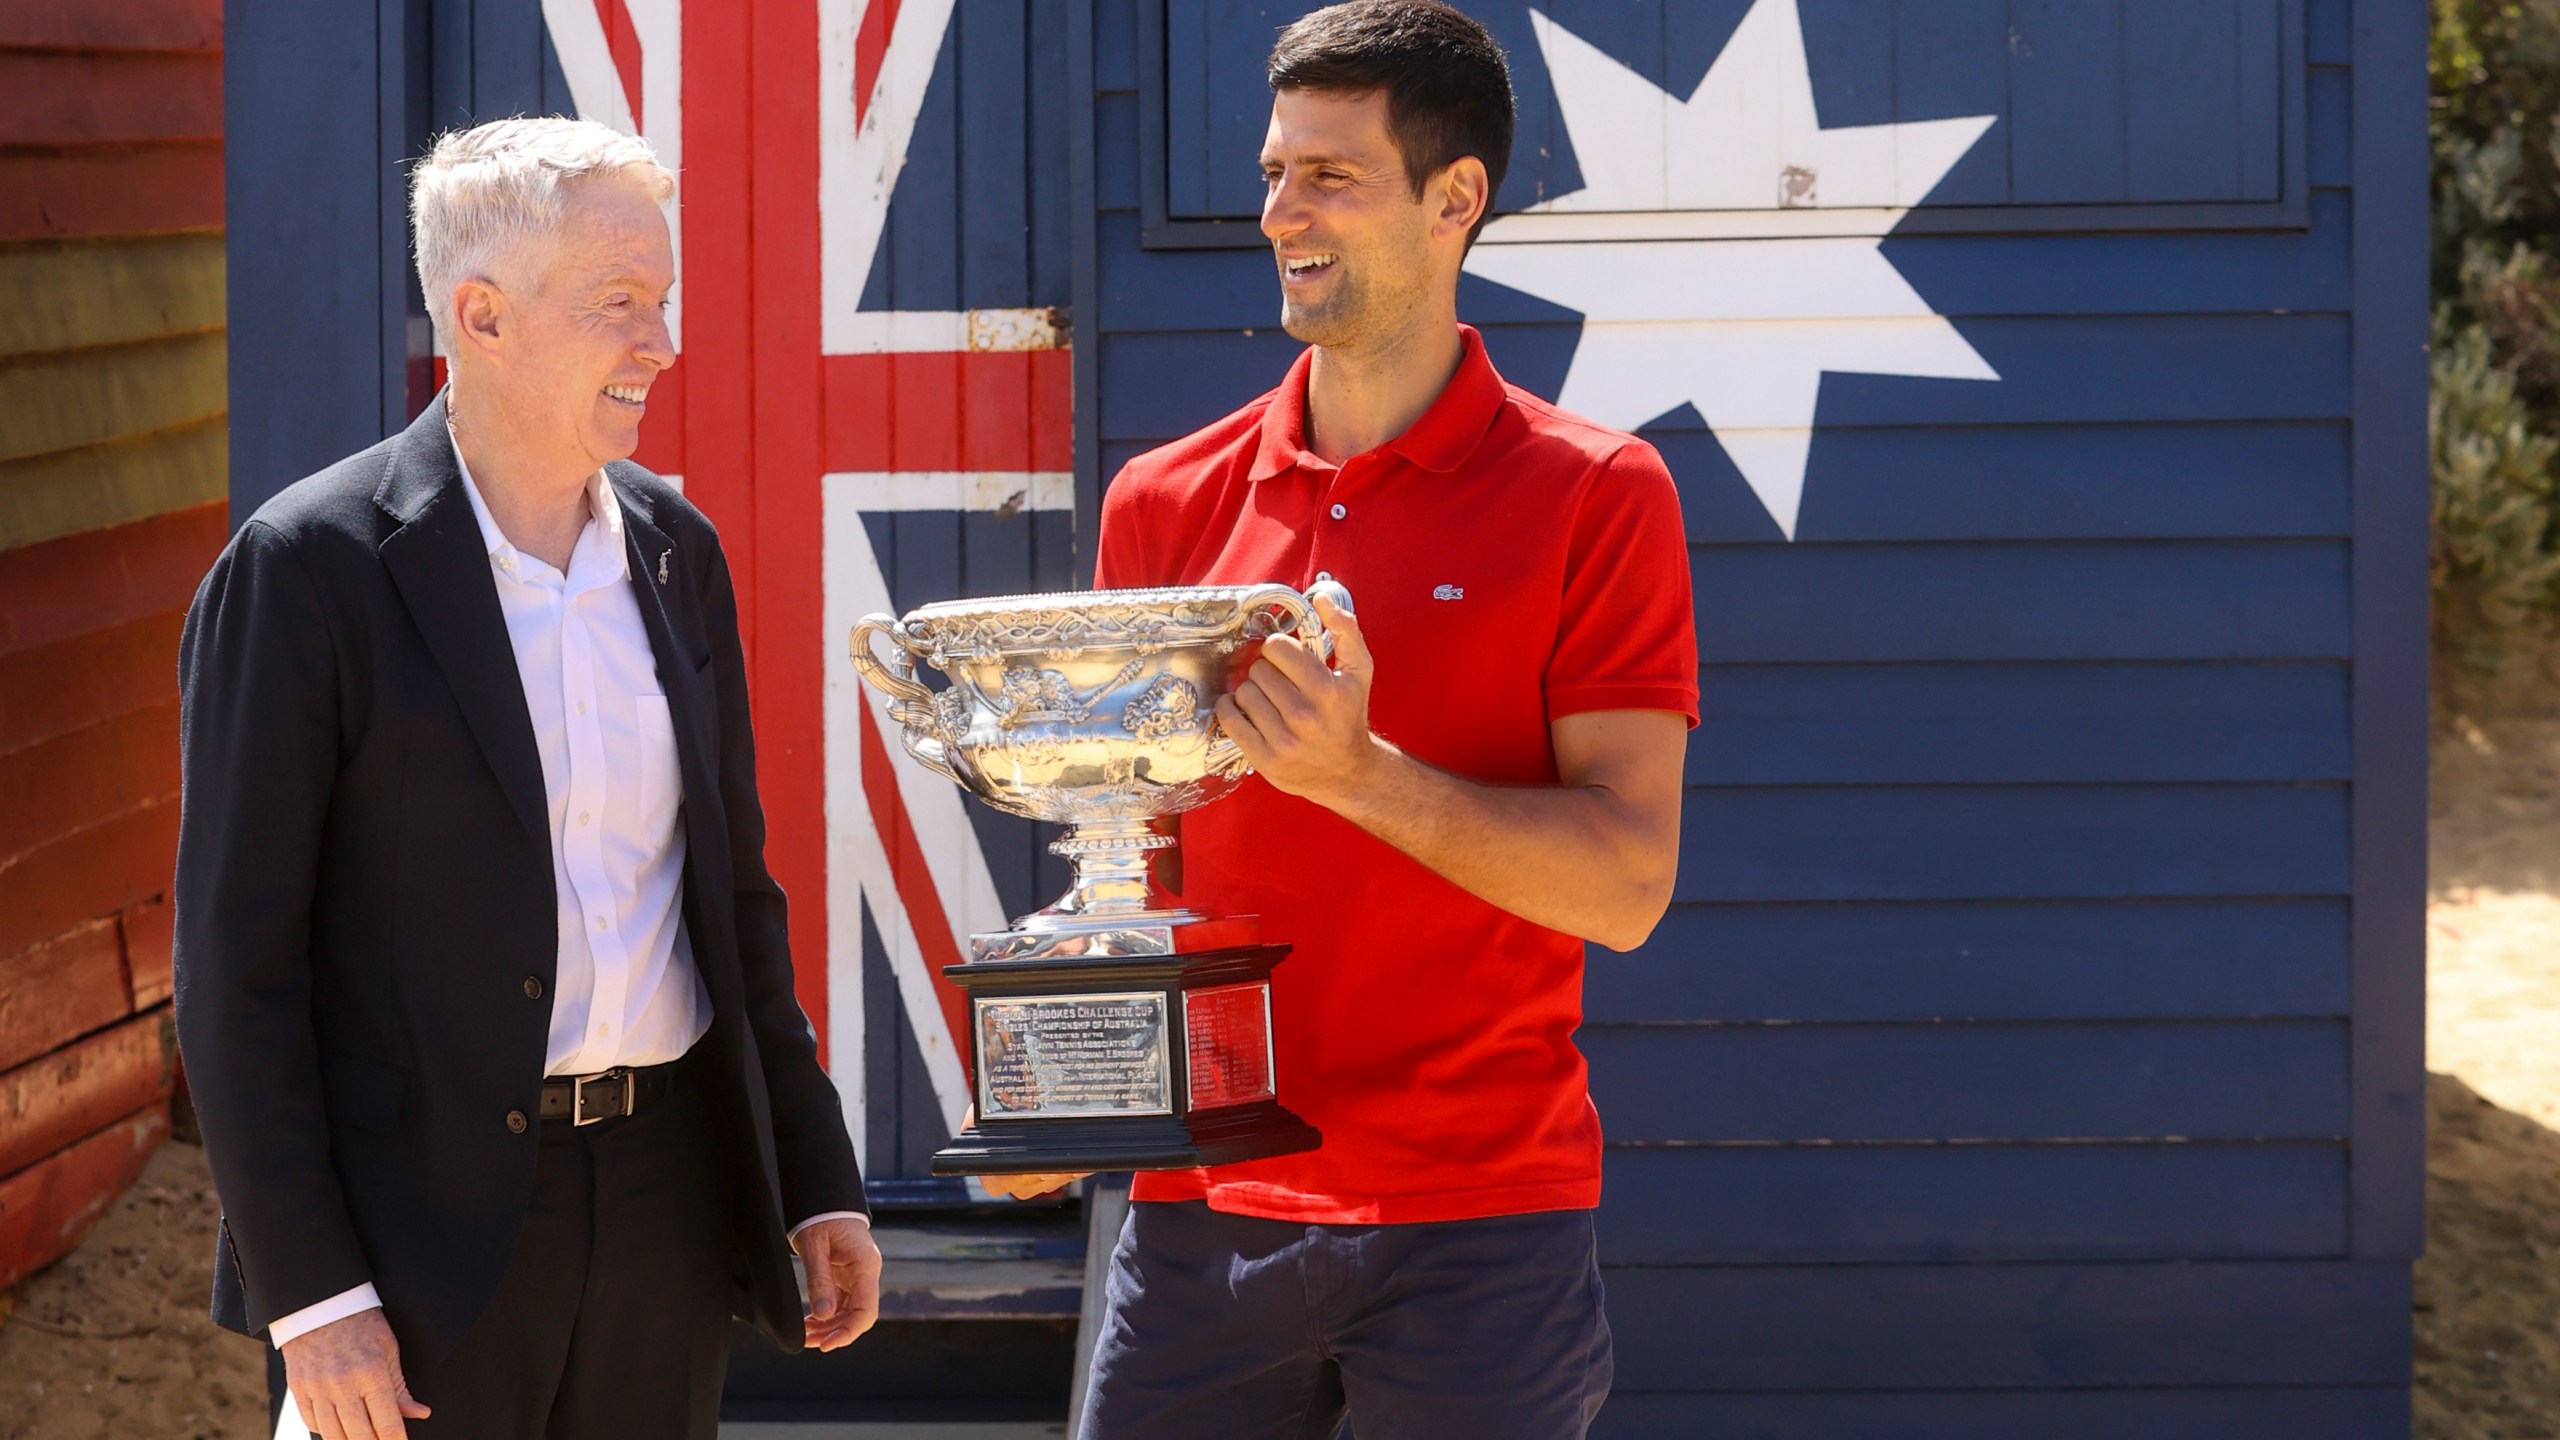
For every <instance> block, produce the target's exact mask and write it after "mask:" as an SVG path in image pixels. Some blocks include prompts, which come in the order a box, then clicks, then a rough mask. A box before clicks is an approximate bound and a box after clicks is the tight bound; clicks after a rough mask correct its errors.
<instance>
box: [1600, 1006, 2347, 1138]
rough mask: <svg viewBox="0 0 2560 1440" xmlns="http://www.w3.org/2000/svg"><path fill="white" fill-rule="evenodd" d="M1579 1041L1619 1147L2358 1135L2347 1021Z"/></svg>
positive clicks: (1858, 1030) (1692, 1034) (1742, 1032)
mask: <svg viewBox="0 0 2560 1440" xmlns="http://www.w3.org/2000/svg"><path fill="white" fill-rule="evenodd" d="M1578 1039H1579V1042H1580V1044H1581V1047H1582V1052H1583V1054H1584V1055H1585V1056H1587V1057H1589V1059H1590V1062H1591V1094H1592V1098H1593V1100H1594V1101H1595V1102H1597V1103H1598V1105H1599V1107H1600V1114H1601V1116H1602V1118H1603V1121H1604V1124H1605V1128H1606V1131H1607V1134H1608V1137H1609V1141H1610V1143H1612V1144H1615V1145H1631V1144H1665V1143H1679V1144H1733V1143H1771V1142H1776V1143H1801V1142H1814V1141H1821V1142H1832V1143H1850V1142H1865V1143H1879V1142H1938V1141H1953V1140H1981V1141H2022V1140H2335V1139H2341V1138H2344V1136H2345V1135H2346V1133H2347V1027H2346V1024H2345V1023H2344V1022H2343V1021H2337V1020H2260V1021H2214V1022H2193V1021H2165V1020H2164V1021H2145V1022H2130V1021H2084V1022H2078V1023H2069V1024H2024V1023H2020V1024H1944V1025H1703V1026H1702V1025H1586V1026H1584V1027H1583V1029H1582V1031H1581V1034H1580V1035H1579V1037H1578ZM2030 1077H2032V1078H2030ZM1923 1082H1925V1083H1923Z"/></svg>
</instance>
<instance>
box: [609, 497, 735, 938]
mask: <svg viewBox="0 0 2560 1440" xmlns="http://www.w3.org/2000/svg"><path fill="white" fill-rule="evenodd" d="M605 478H606V480H607V481H608V482H610V481H611V480H612V478H613V471H612V469H611V467H608V468H607V469H606V471H605ZM613 493H614V498H615V499H616V500H618V501H620V502H621V504H622V538H623V545H624V547H625V549H626V550H627V551H628V552H629V555H630V560H631V588H632V589H633V590H634V591H635V592H637V595H638V598H639V601H640V623H641V626H642V628H644V629H646V630H647V631H648V632H649V650H650V653H651V654H652V655H653V656H654V657H655V658H656V659H657V662H658V683H659V685H661V686H662V687H664V688H665V690H666V692H667V713H668V715H669V716H671V717H672V718H673V719H674V721H675V730H676V761H677V769H678V770H679V772H680V773H681V774H682V776H683V778H684V794H685V807H684V813H685V832H686V848H687V853H688V854H691V855H693V856H696V857H698V858H701V859H709V858H711V854H710V852H709V851H708V850H707V848H706V847H709V846H713V845H725V844H726V842H725V840H722V839H721V838H720V837H721V835H722V834H723V832H724V830H725V827H724V826H722V825H721V823H720V816H721V811H720V808H719V806H718V805H716V804H713V803H709V802H711V801H713V800H715V799H716V798H717V797H718V795H719V794H720V789H719V779H720V767H719V765H718V764H717V763H716V761H715V759H714V757H713V754H712V749H713V745H714V743H715V741H716V739H717V737H716V735H715V734H714V733H713V717H714V716H715V715H716V714H717V713H718V707H717V706H716V705H714V704H713V703H712V701H713V697H712V695H711V674H710V672H709V671H708V670H706V669H704V668H702V666H701V665H700V664H698V663H697V662H696V659H695V657H694V655H693V653H692V651H691V650H690V649H689V648H688V647H687V646H686V645H685V643H684V641H683V640H682V638H681V636H682V635H683V634H684V633H686V632H687V631H692V632H699V631H700V630H701V628H702V627H701V624H700V621H699V619H698V618H696V619H695V621H694V623H693V624H691V625H687V626H684V627H681V628H680V627H678V626H677V625H676V623H675V620H674V617H673V616H672V614H671V613H670V611H669V609H668V607H669V606H670V605H673V604H677V603H689V601H690V597H691V596H692V594H693V587H692V585H691V583H690V581H689V580H688V578H687V576H686V575H685V571H684V560H685V557H684V556H682V555H681V554H678V553H677V552H676V546H675V542H674V541H673V540H670V539H668V538H667V535H666V532H665V531H663V530H660V529H659V528H658V525H657V519H656V517H655V516H653V515H651V514H650V513H649V506H648V501H647V498H646V497H645V496H643V495H641V494H640V493H638V492H637V491H635V490H634V489H633V488H632V487H630V486H627V485H615V486H614V487H613ZM705 658H708V657H705ZM719 853H720V854H722V855H725V854H726V851H725V850H721V851H720V852H719ZM699 950H700V947H699V943H698V942H697V946H696V952H697V956H698V955H699Z"/></svg>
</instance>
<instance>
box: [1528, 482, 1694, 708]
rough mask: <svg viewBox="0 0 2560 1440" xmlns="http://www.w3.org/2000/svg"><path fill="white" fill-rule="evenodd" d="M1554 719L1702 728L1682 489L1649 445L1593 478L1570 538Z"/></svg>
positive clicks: (1550, 690)
mask: <svg viewBox="0 0 2560 1440" xmlns="http://www.w3.org/2000/svg"><path fill="white" fill-rule="evenodd" d="M1546 691H1547V719H1548V721H1549V722H1550V723H1552V722H1554V721H1557V720H1560V719H1563V718H1564V717H1565V716H1567V715H1581V714H1586V713H1589V712H1591V711H1595V710H1669V711H1674V712H1676V713H1678V714H1680V715H1682V716H1685V717H1687V719H1688V721H1689V724H1690V725H1691V726H1692V727H1695V726H1696V725H1697V723H1698V635H1697V617H1696V614H1695V613H1694V612H1693V611H1692V609H1691V608H1690V600H1689V541H1688V536H1687V534H1686V533H1685V532H1684V530H1683V529H1682V527H1681V523H1680V492H1679V490H1678V489H1677V487H1675V486H1674V485H1673V484H1672V482H1671V472H1670V471H1669V470H1668V469H1666V468H1665V467H1664V466H1663V463H1662V456H1661V455H1660V454H1658V453H1656V452H1655V450H1654V448H1653V447H1652V446H1650V445H1647V444H1645V443H1644V442H1642V441H1635V442H1631V443H1629V444H1628V445H1626V446H1624V447H1623V448H1621V449H1620V450H1618V451H1617V453H1615V454H1613V455H1611V456H1610V457H1609V458H1608V459H1607V460H1606V461H1604V462H1603V463H1602V465H1601V469H1600V473H1599V474H1597V475H1595V476H1593V477H1592V481H1591V484H1590V485H1589V486H1588V487H1587V488H1586V490H1585V492H1584V494H1583V499H1582V504H1581V507H1580V509H1579V510H1577V511H1576V512H1575V515H1574V519H1573V533H1572V535H1571V536H1570V538H1569V539H1568V541H1567V546H1566V552H1565V568H1564V598H1563V604H1562V607H1561V608H1560V610H1559V611H1558V613H1557V620H1556V648H1555V654H1554V655H1553V656H1552V657H1551V658H1550V659H1549V660H1548V662H1547V682H1546Z"/></svg>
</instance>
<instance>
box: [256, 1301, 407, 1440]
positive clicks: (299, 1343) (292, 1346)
mask: <svg viewBox="0 0 2560 1440" xmlns="http://www.w3.org/2000/svg"><path fill="white" fill-rule="evenodd" d="M284 1377H285V1384H286V1385H287V1386H289V1387H290V1388H291V1389H292V1391H293V1400H294V1404H295V1405H296V1406H297V1407H299V1408H300V1409H301V1411H302V1424H303V1428H305V1429H307V1430H309V1431H310V1432H311V1433H312V1434H313V1435H315V1436H317V1437H319V1440H408V1436H409V1425H408V1422H409V1421H411V1420H424V1419H426V1418H427V1413H428V1412H427V1407H426V1406H424V1405H421V1404H419V1403H418V1402H417V1400H416V1399H415V1398H413V1397H412V1396H411V1395H410V1394H409V1382H408V1381H407V1380H406V1379H404V1378H402V1376H401V1374H400V1342H399V1341H397V1340H394V1339H392V1338H391V1322H390V1321H388V1320H385V1319H383V1318H382V1312H381V1311H380V1310H361V1311H358V1312H357V1313H355V1314H353V1315H350V1316H348V1317H347V1318H345V1319H344V1320H332V1321H330V1322H329V1323H328V1324H326V1325H323V1326H321V1327H320V1328H319V1329H317V1330H314V1331H311V1332H310V1333H308V1334H304V1335H297V1336H295V1337H293V1338H292V1339H290V1340H287V1341H286V1342H284Z"/></svg>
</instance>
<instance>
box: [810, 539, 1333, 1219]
mask: <svg viewBox="0 0 2560 1440" xmlns="http://www.w3.org/2000/svg"><path fill="white" fill-rule="evenodd" d="M1314 593H1329V596H1330V598H1331V599H1333V601H1334V602H1335V603H1336V604H1338V605H1340V606H1341V607H1342V608H1343V609H1345V610H1348V609H1349V608H1350V596H1349V595H1348V594H1346V593H1343V591H1342V588H1341V587H1340V586H1339V585H1337V584H1335V583H1333V582H1332V581H1330V580H1320V581H1319V582H1318V584H1317V587H1316V590H1315V591H1311V592H1308V594H1301V593H1300V592H1298V591H1297V590H1294V589H1291V588H1290V587H1288V586H1286V585H1210V586H1189V587H1179V588H1167V589H1159V590H1100V591H1093V592H1089V593H1082V594H1053V595H1016V596H1006V597H1003V598H1000V599H992V600H952V601H945V602H942V603H940V604H935V605H927V606H924V607H922V608H920V609H917V610H915V611H912V612H910V613H909V614H908V615H907V616H906V617H905V618H903V619H896V620H893V619H891V618H890V617H888V616H886V615H873V616H869V617H867V618H865V619H863V620H862V621H861V622H860V623H858V624H856V625H855V626H854V627H853V635H852V656H853V665H854V669H855V670H856V671H858V672H860V674H861V676H862V678H863V679H865V680H867V681H869V682H870V683H871V684H872V685H873V686H875V687H877V688H878V689H880V690H881V691H882V692H883V693H885V694H886V695H888V696H889V698H890V706H889V714H890V718H891V719H893V720H895V721H896V722H897V723H898V726H899V728H900V738H901V740H902V742H903V743H904V744H905V746H906V749H907V753H908V754H910V755H912V756H914V757H915V758H916V759H917V760H918V761H919V762H920V763H922V764H923V765H925V766H926V767H927V768H928V769H931V770H933V771H935V772H937V773H939V774H941V775H944V776H946V777H948V778H949V779H951V780H952V781H953V782H955V783H957V784H958V785H960V786H961V788H963V789H965V790H967V791H968V792H969V793H971V794H973V795H975V796H977V797H978V798H979V799H981V800H984V801H985V802H987V803H988V804H990V805H993V806H995V807H996V808H997V809H999V810H1003V811H1005V812H1007V813H1009V814H1014V815H1021V816H1024V817H1026V818H1029V819H1033V820H1046V821H1051V822H1055V823H1060V824H1064V825H1066V826H1068V827H1070V828H1069V829H1068V832H1067V834H1066V835H1065V837H1064V838H1062V839H1059V840H1057V841H1055V842H1054V843H1052V844H1051V845H1050V847H1049V849H1050V850H1051V851H1052V852H1053V853H1055V854H1058V855H1062V856H1065V857H1067V858H1068V859H1069V860H1071V861H1072V862H1073V863H1074V865H1075V884H1074V885H1073V886H1072V887H1070V888H1069V889H1068V891H1067V893H1066V894H1065V895H1063V896H1060V897H1059V898H1058V900H1057V902H1056V903H1054V904H1052V905H1050V906H1048V907H1047V908H1046V909H1043V910H1039V911H1036V912H1034V913H1032V914H1029V915H1025V916H1022V917H1021V918H1020V919H1018V920H1016V921H1015V922H1014V923H1013V925H1012V926H1011V927H1010V928H1008V929H1005V930H999V931H992V932H989V933H985V934H979V935H972V936H971V937H970V938H969V952H970V958H969V960H968V962H967V963H964V964H960V965H954V966H949V967H946V968H945V970H944V972H943V973H944V974H945V975H947V976H949V977H950V978H951V979H952V980H953V981H955V982H956V983H958V984H959V985H960V987H961V988H962V989H963V990H964V991H965V992H967V994H968V996H969V1001H970V1035H969V1042H968V1044H969V1055H970V1062H971V1070H972V1072H973V1074H974V1075H975V1077H976V1086H975V1088H976V1094H977V1123H976V1124H974V1125H972V1126H970V1127H969V1128H967V1129H965V1130H964V1131H963V1132H962V1133H961V1134H960V1135H958V1136H955V1137H953V1141H952V1144H951V1145H950V1146H949V1147H948V1148H946V1149H944V1150H943V1151H941V1152H939V1153H937V1154H936V1155H935V1156H934V1161H933V1163H934V1168H935V1169H936V1170H937V1171H940V1172H943V1173H962V1174H984V1173H994V1172H998V1171H1053V1172H1055V1171H1071V1170H1104V1169H1121V1170H1126V1169H1153V1168H1164V1167H1174V1166H1190V1165H1203V1164H1225V1163H1229V1162H1231V1161H1235V1160H1244V1159H1253V1158H1259V1157H1261V1156H1265V1155H1276V1154H1285V1153H1288V1152H1290V1151H1294V1150H1305V1149H1311V1148H1313V1147H1314V1146H1315V1145H1316V1144H1317V1143H1318V1137H1317V1135H1316V1132H1315V1131H1314V1129H1313V1128H1311V1127H1310V1126H1308V1125H1307V1124H1306V1123H1305V1122H1304V1121H1302V1120H1300V1119H1299V1118H1298V1117H1297V1116H1295V1115H1293V1114H1290V1113H1289V1112H1288V1111H1287V1110H1286V1109H1283V1108H1282V1107H1281V1106H1280V1104H1279V1092H1278V1085H1277V1077H1276V1076H1275V1075H1274V1074H1273V1072H1272V1064H1271V1018H1270V1015H1271V1007H1270V999H1271V979H1270V977H1271V967H1272V966H1274V965H1276V964H1278V963H1279V961H1280V960H1281V959H1282V958H1283V957H1285V956H1286V955H1287V954H1288V947H1287V946H1285V945H1266V944H1263V943H1262V937H1261V925H1260V921H1259V920H1258V919H1257V918H1256V917H1253V916H1212V915H1204V914H1201V913H1199V912H1198V911H1195V910H1192V909H1190V908H1189V907H1187V906H1185V905H1183V904H1182V903H1181V901H1180V900H1178V899H1177V898H1175V897H1174V896H1172V895H1171V894H1168V893H1167V892H1166V891H1165V890H1164V889H1163V888H1162V887H1160V886H1159V885H1158V884H1157V883H1156V882H1155V880H1154V877H1153V875H1152V865H1151V863H1150V862H1151V859H1152V857H1153V854H1154V852H1156V851H1158V850H1162V849H1165V848H1167V847H1169V846H1171V845H1173V844H1174V840H1173V838H1172V837H1171V836H1169V835H1165V834H1162V833H1160V832H1159V831H1158V830H1157V829H1156V828H1155V827H1154V826H1153V825H1152V824H1151V823H1150V822H1152V821H1155V820H1158V819H1161V818H1163V817H1166V816H1172V815H1178V814H1180V813H1182V812H1183V811H1185V810H1191V809H1195V808H1197V807H1199V806H1202V805H1206V804H1208V803H1209V802H1211V801H1213V800H1216V799H1217V798H1219V797H1220V796H1222V795H1225V794H1227V793H1228V792H1229V791H1231V790H1233V789H1234V788H1235V787H1236V785H1237V784H1238V783H1239V782H1241V781H1242V780H1243V779H1244V777H1245V776H1246V775H1247V774H1248V773H1250V772H1249V769H1248V767H1247V766H1246V764H1245V761H1244V756H1243V754H1242V753H1241V752H1240V751H1239V750H1238V749H1237V748H1236V744H1235V742H1234V741H1233V740H1230V739H1228V738H1227V737H1226V736H1225V735H1223V734H1221V733H1220V732H1219V729H1218V722H1217V714H1216V707H1217V702H1218V700H1219V698H1220V697H1222V696H1224V695H1226V694H1227V693H1228V692H1230V691H1232V690H1233V689H1234V688H1235V687H1236V686H1237V685H1238V684H1240V683H1242V681H1243V679H1244V676H1245V672H1246V671H1247V670H1249V669H1250V668H1252V665H1253V662H1254V660H1255V659H1256V658H1257V657H1258V656H1259V655H1260V653H1261V650H1262V643H1263V642H1264V641H1265V640H1268V639H1270V638H1271V637H1272V636H1275V635H1280V634H1294V635H1296V636H1297V637H1298V638H1300V639H1301V640H1303V641H1305V642H1306V643H1307V644H1309V645H1310V646H1312V647H1314V648H1315V650H1316V652H1317V653H1318V654H1319V655H1329V654H1330V653H1331V649H1332V641H1331V638H1330V637H1329V636H1328V635H1326V633H1325V631H1324V626H1323V623H1322V622H1321V621H1320V620H1319V619H1317V617H1316V614H1315V610H1314V606H1313V605H1312V604H1311V603H1310V599H1309V595H1311V594H1314ZM884 638H885V639H886V640H887V641H888V642H889V644H888V648H887V650H886V658H885V659H884V658H883V654H882V652H881V651H880V649H879V646H878V642H879V641H880V640H882V639H884ZM919 660H921V661H923V662H924V663H925V664H926V665H928V666H930V667H932V669H933V670H935V671H937V672H939V673H940V674H941V675H942V676H943V677H944V679H945V680H946V681H947V683H946V684H945V685H944V686H942V687H941V688H939V689H936V688H934V687H932V686H930V685H927V684H926V683H925V682H924V681H923V680H921V679H919V678H918V677H917V672H916V662H917V661H919Z"/></svg>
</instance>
